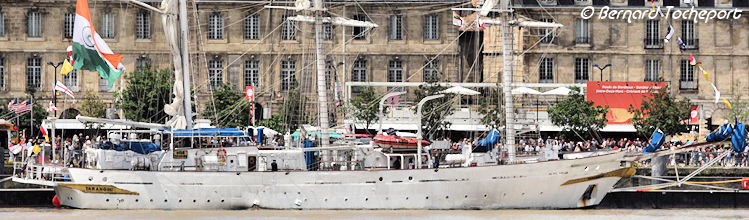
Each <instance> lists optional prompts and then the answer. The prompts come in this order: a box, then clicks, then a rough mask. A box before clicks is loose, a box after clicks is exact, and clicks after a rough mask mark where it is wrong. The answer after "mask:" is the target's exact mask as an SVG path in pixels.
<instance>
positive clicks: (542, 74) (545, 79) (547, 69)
mask: <svg viewBox="0 0 749 220" xmlns="http://www.w3.org/2000/svg"><path fill="white" fill-rule="evenodd" d="M538 81H539V82H541V83H553V82H554V59H552V58H541V62H540V63H539V66H538Z"/></svg>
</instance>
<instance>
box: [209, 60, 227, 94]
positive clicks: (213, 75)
mask: <svg viewBox="0 0 749 220" xmlns="http://www.w3.org/2000/svg"><path fill="white" fill-rule="evenodd" d="M223 73H224V61H223V60H220V59H215V60H211V61H210V62H208V80H209V83H210V85H209V87H210V89H211V90H213V89H218V88H219V87H221V83H222V82H224V74H223Z"/></svg>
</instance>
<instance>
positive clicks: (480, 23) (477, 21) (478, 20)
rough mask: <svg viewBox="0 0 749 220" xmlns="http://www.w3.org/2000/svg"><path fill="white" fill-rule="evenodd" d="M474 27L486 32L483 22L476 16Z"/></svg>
mask: <svg viewBox="0 0 749 220" xmlns="http://www.w3.org/2000/svg"><path fill="white" fill-rule="evenodd" d="M476 26H478V27H479V28H481V29H483V30H486V27H484V22H483V21H481V16H476Z"/></svg>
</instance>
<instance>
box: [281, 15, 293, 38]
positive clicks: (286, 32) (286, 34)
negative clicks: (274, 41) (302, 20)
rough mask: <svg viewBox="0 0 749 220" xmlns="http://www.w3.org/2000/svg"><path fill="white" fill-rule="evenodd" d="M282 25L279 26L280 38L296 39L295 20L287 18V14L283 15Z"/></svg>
mask: <svg viewBox="0 0 749 220" xmlns="http://www.w3.org/2000/svg"><path fill="white" fill-rule="evenodd" d="M283 22H284V23H283V25H282V26H281V40H296V29H295V28H296V21H292V20H289V19H288V16H286V15H284V16H283Z"/></svg>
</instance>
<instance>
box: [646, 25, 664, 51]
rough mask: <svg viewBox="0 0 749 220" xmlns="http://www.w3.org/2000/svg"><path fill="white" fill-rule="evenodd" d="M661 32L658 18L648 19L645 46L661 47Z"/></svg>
mask: <svg viewBox="0 0 749 220" xmlns="http://www.w3.org/2000/svg"><path fill="white" fill-rule="evenodd" d="M660 32H661V28H660V23H659V21H658V20H648V21H647V26H646V29H645V48H646V49H648V48H661V37H660V36H659V35H660Z"/></svg>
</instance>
